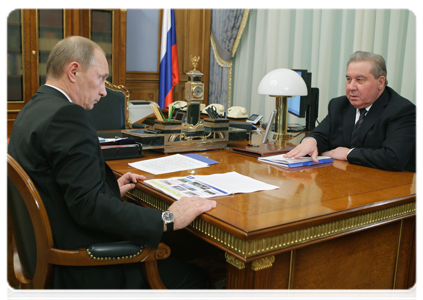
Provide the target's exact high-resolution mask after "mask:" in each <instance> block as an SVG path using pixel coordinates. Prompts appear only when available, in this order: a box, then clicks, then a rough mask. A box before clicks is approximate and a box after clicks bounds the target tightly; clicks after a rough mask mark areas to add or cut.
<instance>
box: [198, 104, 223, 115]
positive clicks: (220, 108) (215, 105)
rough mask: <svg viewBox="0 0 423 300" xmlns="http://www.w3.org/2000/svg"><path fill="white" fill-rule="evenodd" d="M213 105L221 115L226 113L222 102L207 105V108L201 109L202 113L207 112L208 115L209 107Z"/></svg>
mask: <svg viewBox="0 0 423 300" xmlns="http://www.w3.org/2000/svg"><path fill="white" fill-rule="evenodd" d="M211 107H214V108H215V109H216V112H217V113H218V114H219V115H222V116H223V114H224V113H225V107H224V106H223V105H222V104H219V103H212V104H210V105H207V107H206V108H204V109H203V110H202V111H201V113H202V114H206V115H207V109H208V108H211Z"/></svg>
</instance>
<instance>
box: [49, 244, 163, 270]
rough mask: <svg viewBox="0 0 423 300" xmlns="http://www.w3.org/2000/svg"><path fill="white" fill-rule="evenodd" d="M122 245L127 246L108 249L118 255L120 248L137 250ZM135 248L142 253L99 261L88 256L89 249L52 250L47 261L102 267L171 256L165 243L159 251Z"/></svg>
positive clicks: (103, 258) (108, 251)
mask: <svg viewBox="0 0 423 300" xmlns="http://www.w3.org/2000/svg"><path fill="white" fill-rule="evenodd" d="M113 244H115V245H113ZM122 244H125V243H121V242H116V243H110V245H109V246H108V247H110V248H109V249H113V253H117V252H116V249H115V248H119V247H122V249H125V251H129V249H133V250H135V247H132V246H130V245H122ZM128 244H130V243H128ZM105 245H107V244H105ZM133 245H134V244H133ZM135 246H136V247H137V248H138V251H139V250H140V248H142V251H140V253H138V252H134V254H133V255H132V256H131V255H125V256H120V257H112V256H103V257H99V258H97V259H95V258H92V257H91V256H90V254H88V251H87V249H85V248H82V249H79V250H61V249H56V248H52V249H50V250H49V252H48V255H47V260H48V262H49V263H50V264H54V265H62V266H100V265H113V264H124V263H135V262H147V261H153V260H158V259H166V258H168V257H169V255H170V248H169V246H167V245H165V244H163V243H160V244H159V247H157V249H155V248H151V247H143V246H137V245H135ZM108 247H103V249H107V248H108ZM103 253H112V250H104V252H103ZM135 254H137V255H135Z"/></svg>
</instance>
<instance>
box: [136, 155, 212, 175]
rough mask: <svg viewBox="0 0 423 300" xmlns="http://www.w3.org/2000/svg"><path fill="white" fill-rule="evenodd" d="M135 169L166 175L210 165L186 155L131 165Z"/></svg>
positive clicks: (154, 159) (143, 161)
mask: <svg viewBox="0 0 423 300" xmlns="http://www.w3.org/2000/svg"><path fill="white" fill-rule="evenodd" d="M129 165H130V166H131V167H133V168H136V169H139V170H141V171H144V172H148V173H151V174H154V175H159V174H166V173H171V172H178V171H184V170H191V169H199V168H204V167H208V166H209V165H208V164H206V163H203V162H201V161H199V160H196V159H193V158H190V157H188V156H185V155H181V154H175V155H171V156H165V157H160V158H153V159H147V160H141V161H138V162H134V163H129Z"/></svg>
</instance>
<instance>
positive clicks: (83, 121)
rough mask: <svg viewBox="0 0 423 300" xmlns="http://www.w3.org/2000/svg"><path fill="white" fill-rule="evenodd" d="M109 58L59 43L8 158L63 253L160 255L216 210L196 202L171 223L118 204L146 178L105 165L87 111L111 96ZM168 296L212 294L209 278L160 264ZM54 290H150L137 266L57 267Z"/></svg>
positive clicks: (75, 40) (90, 47)
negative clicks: (105, 249)
mask: <svg viewBox="0 0 423 300" xmlns="http://www.w3.org/2000/svg"><path fill="white" fill-rule="evenodd" d="M108 71H109V69H108V64H107V60H106V56H105V54H104V51H103V50H102V49H101V48H100V47H99V46H98V45H97V44H95V43H94V42H92V41H90V40H89V39H86V38H83V37H77V36H74V37H69V38H66V39H64V40H62V41H60V42H59V43H58V44H57V45H56V46H55V47H54V48H53V49H52V51H51V53H50V56H49V58H48V61H47V81H46V84H45V85H43V86H41V87H40V88H39V90H38V91H37V93H36V94H35V95H34V96H33V97H32V98H31V100H30V101H29V102H28V104H27V105H25V107H24V108H23V109H22V110H21V112H20V113H19V115H18V117H17V118H16V121H15V123H14V127H13V131H12V134H11V137H10V144H9V148H8V150H9V153H10V155H12V156H13V157H14V158H15V159H16V160H17V161H18V163H19V164H20V165H21V166H22V167H23V168H24V169H25V171H26V172H27V173H28V175H29V176H30V177H31V179H32V180H33V182H34V184H35V186H36V187H37V189H38V191H39V193H40V196H41V198H42V199H43V201H44V204H45V207H46V210H47V213H48V216H49V219H50V223H51V227H52V231H53V237H54V242H55V247H57V248H60V249H65V250H72V249H79V248H81V247H87V246H89V245H90V244H93V243H101V242H114V241H131V242H133V243H136V244H142V245H145V246H150V247H157V246H158V244H159V242H160V239H161V237H162V234H163V232H164V231H171V230H172V229H173V230H178V229H181V228H184V227H186V226H187V225H188V224H190V223H191V222H192V221H193V220H194V219H195V218H196V217H197V216H198V215H200V214H201V213H203V212H205V211H208V210H210V209H212V208H214V207H215V206H216V202H215V201H211V200H207V199H203V198H199V197H191V198H188V197H186V198H182V199H180V200H179V201H176V202H174V203H173V204H172V205H171V206H170V207H169V211H170V212H171V213H173V215H174V222H173V223H167V222H166V223H165V219H162V212H161V211H160V210H158V209H149V208H144V207H141V206H138V205H135V204H132V203H127V202H123V201H122V199H121V197H122V196H123V195H124V194H125V192H127V191H128V190H130V189H133V188H135V184H136V182H137V181H138V180H144V179H145V177H144V176H141V175H137V174H132V173H127V174H125V175H123V176H122V177H121V178H119V180H117V181H116V178H115V176H114V174H113V172H112V171H111V169H110V168H109V167H108V166H107V164H106V163H105V162H104V159H103V155H102V152H101V149H100V144H99V141H98V136H97V132H96V130H95V126H94V122H93V120H92V119H91V117H90V115H89V114H88V112H87V110H90V109H92V108H93V107H94V104H95V103H97V102H98V101H101V100H100V98H101V97H104V96H105V95H106V93H107V92H106V89H105V80H106V78H107V76H108ZM158 267H159V272H160V275H161V278H162V280H163V283H164V284H165V285H166V287H168V288H182V289H188V288H208V287H209V281H208V278H207V276H206V274H205V272H204V271H203V270H201V269H199V268H197V267H195V266H191V265H188V264H186V263H183V262H180V261H176V260H174V259H172V258H168V259H166V260H163V261H158ZM52 284H53V288H60V289H63V288H73V289H79V288H88V289H98V288H109V289H121V288H131V289H137V288H148V283H147V281H146V279H145V278H144V276H143V271H142V268H141V265H140V264H123V265H114V266H101V267H65V266H57V267H55V268H54V270H53V279H52Z"/></svg>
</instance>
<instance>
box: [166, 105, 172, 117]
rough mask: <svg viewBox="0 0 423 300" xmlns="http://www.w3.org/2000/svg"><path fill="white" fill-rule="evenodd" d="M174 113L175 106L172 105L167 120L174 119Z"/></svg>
mask: <svg viewBox="0 0 423 300" xmlns="http://www.w3.org/2000/svg"><path fill="white" fill-rule="evenodd" d="M172 114H173V106H171V107H170V110H169V113H168V116H167V121H170V120H171V119H172Z"/></svg>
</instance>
